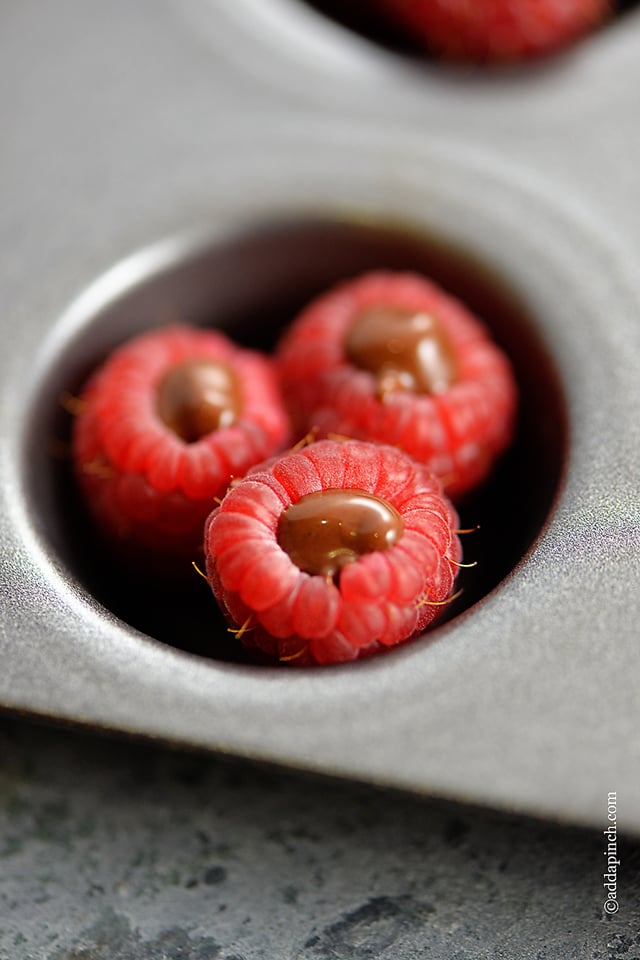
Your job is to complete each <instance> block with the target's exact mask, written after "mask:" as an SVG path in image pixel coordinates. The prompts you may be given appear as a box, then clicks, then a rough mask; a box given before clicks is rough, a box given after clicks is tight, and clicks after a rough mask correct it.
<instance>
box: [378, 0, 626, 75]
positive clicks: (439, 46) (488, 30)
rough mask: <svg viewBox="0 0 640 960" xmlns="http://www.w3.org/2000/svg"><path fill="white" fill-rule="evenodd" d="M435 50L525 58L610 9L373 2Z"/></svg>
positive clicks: (457, 0) (525, 1)
mask: <svg viewBox="0 0 640 960" xmlns="http://www.w3.org/2000/svg"><path fill="white" fill-rule="evenodd" d="M377 3H378V6H379V7H380V8H381V9H382V10H383V11H384V12H385V13H387V14H388V16H389V18H390V19H391V20H392V21H393V22H395V23H399V24H400V25H402V26H403V27H405V28H406V29H407V31H408V32H409V34H410V35H411V36H412V37H414V38H416V39H417V40H418V41H419V42H421V43H423V44H424V45H425V46H426V47H427V48H428V49H429V50H431V51H432V52H434V53H435V54H437V55H439V56H442V57H445V58H448V59H455V60H472V61H486V62H507V61H518V60H525V59H529V58H533V57H538V56H541V55H544V54H548V53H551V52H553V51H555V50H559V49H561V48H563V47H566V46H568V45H569V44H570V43H572V42H573V41H575V40H576V39H577V38H578V37H580V36H582V35H583V34H586V33H588V32H589V31H591V30H593V29H594V28H595V27H596V26H598V25H599V24H600V23H602V22H603V21H604V20H605V18H606V17H607V16H608V15H609V14H610V13H611V2H610V0H477V2H474V0H377Z"/></svg>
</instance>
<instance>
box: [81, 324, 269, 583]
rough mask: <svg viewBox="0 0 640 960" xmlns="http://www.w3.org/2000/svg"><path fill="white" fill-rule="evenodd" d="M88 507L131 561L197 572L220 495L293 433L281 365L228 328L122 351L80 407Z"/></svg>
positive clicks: (185, 330) (165, 335) (156, 339)
mask: <svg viewBox="0 0 640 960" xmlns="http://www.w3.org/2000/svg"><path fill="white" fill-rule="evenodd" d="M75 406H76V407H77V409H78V411H79V412H78V415H77V416H76V418H75V421H74V425H73V437H72V445H73V459H74V468H75V475H76V478H77V482H78V485H79V488H80V491H81V493H82V495H83V497H84V500H85V502H86V504H87V507H88V509H89V511H90V514H91V515H92V517H93V519H94V520H95V522H96V524H97V526H98V528H99V529H100V530H101V532H102V533H103V535H104V536H105V538H106V541H107V543H108V544H109V545H110V546H111V547H112V548H114V549H115V552H116V554H117V556H118V557H119V558H122V559H124V560H126V561H127V564H128V565H131V564H133V565H140V566H141V567H142V568H143V569H144V568H146V569H148V570H149V571H150V572H152V571H156V570H162V569H164V568H166V570H167V572H172V573H173V572H174V571H176V570H177V569H180V568H182V569H183V570H184V571H185V572H188V571H189V570H190V561H192V560H196V559H198V555H199V553H200V554H201V548H202V537H203V525H204V521H205V519H206V517H207V516H208V514H209V513H210V511H211V509H212V506H213V503H214V498H216V497H222V496H223V495H224V493H225V491H226V489H227V487H228V485H229V482H230V480H231V479H232V478H234V477H240V476H242V475H243V474H244V473H245V471H246V470H247V469H248V468H249V467H250V466H252V465H253V464H256V463H258V462H259V461H261V460H262V459H264V457H266V456H269V455H271V454H272V453H273V452H275V451H276V450H278V449H281V447H282V445H283V444H284V442H285V441H286V439H287V434H288V420H287V417H286V414H285V412H284V408H283V406H282V402H281V398H280V394H279V390H278V387H277V383H276V379H275V377H274V374H273V371H272V367H271V364H270V361H269V360H268V359H267V358H265V357H262V356H261V355H259V354H257V353H254V352H252V351H248V350H244V349H241V348H239V347H237V346H235V345H234V344H233V343H232V342H231V341H230V340H229V339H228V338H227V337H226V336H224V335H223V334H222V333H220V332H218V331H213V330H200V329H195V328H190V327H187V326H174V327H168V328H164V329H159V330H156V331H153V332H151V333H146V334H143V335H141V336H138V337H136V338H135V339H133V340H131V341H129V342H128V343H126V344H125V345H124V346H122V347H120V348H119V349H118V350H116V351H115V352H114V353H113V354H112V355H111V356H110V357H109V358H108V359H107V361H106V362H105V363H104V365H103V366H102V367H101V368H100V369H99V370H98V371H97V372H96V373H94V375H93V376H92V377H91V378H90V380H89V382H88V383H87V384H86V386H85V388H84V389H83V391H82V393H81V395H80V397H79V400H78V402H77V403H76V404H75Z"/></svg>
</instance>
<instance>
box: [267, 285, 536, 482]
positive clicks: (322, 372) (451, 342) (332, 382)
mask: <svg viewBox="0 0 640 960" xmlns="http://www.w3.org/2000/svg"><path fill="white" fill-rule="evenodd" d="M278 362H279V368H280V373H281V377H282V383H283V389H284V393H285V399H286V400H287V402H288V404H289V406H290V409H291V412H292V416H294V417H297V419H298V427H299V429H300V431H301V432H303V431H304V430H308V429H311V428H313V429H315V430H317V431H318V433H317V435H318V437H326V436H329V435H331V434H337V435H342V436H348V437H353V438H357V439H363V440H374V441H377V442H380V443H387V444H393V445H395V446H398V447H400V448H401V449H403V450H405V451H406V452H407V453H409V454H410V455H411V456H412V457H413V458H414V459H416V460H418V461H420V462H421V463H424V464H426V465H427V466H428V467H429V468H430V469H431V470H432V471H433V472H434V473H435V474H436V475H437V476H438V477H440V478H441V480H442V482H443V484H444V485H445V488H446V491H447V493H448V494H449V495H450V496H452V497H454V498H456V497H459V496H460V495H461V494H463V493H465V492H467V491H468V490H470V489H472V488H473V487H475V486H477V485H478V484H479V483H480V482H481V481H482V480H484V479H485V477H486V476H487V475H488V474H489V472H490V470H491V468H492V467H493V464H494V462H495V460H496V458H497V457H498V456H499V454H501V453H502V452H503V451H504V449H505V448H506V447H507V446H508V444H509V442H510V441H511V439H512V435H513V430H514V419H515V411H516V400H517V390H516V384H515V379H514V376H513V373H512V370H511V366H510V363H509V361H508V360H507V358H506V356H505V354H504V353H503V352H502V350H500V349H499V348H498V347H497V346H496V344H495V343H494V342H493V341H492V340H491V338H490V336H489V334H488V332H487V330H486V328H485V326H484V325H483V324H482V323H481V321H480V320H479V319H477V318H476V317H475V316H474V315H473V314H471V312H470V311H469V310H468V309H467V308H466V307H465V306H464V305H463V304H462V303H461V302H460V301H458V300H456V299H454V298H453V297H451V296H450V295H449V294H447V293H445V292H444V291H443V290H442V289H441V288H440V287H438V286H437V285H436V284H435V283H433V282H431V281H430V280H428V279H427V278H426V277H423V276H421V275H418V274H414V273H390V272H382V271H380V272H373V273H368V274H365V275H363V276H361V277H359V278H357V279H355V280H351V281H348V282H346V283H342V284H340V285H339V286H337V287H335V288H334V289H333V290H331V291H329V292H328V293H325V294H324V295H322V296H320V297H318V298H317V299H316V300H314V301H313V302H312V303H311V304H310V305H309V306H307V307H306V309H304V310H303V311H302V313H301V314H300V315H299V316H298V317H297V319H296V320H295V321H294V322H293V324H292V325H291V327H290V328H289V330H288V331H287V332H286V333H285V334H284V336H283V338H282V340H281V342H280V345H279V349H278Z"/></svg>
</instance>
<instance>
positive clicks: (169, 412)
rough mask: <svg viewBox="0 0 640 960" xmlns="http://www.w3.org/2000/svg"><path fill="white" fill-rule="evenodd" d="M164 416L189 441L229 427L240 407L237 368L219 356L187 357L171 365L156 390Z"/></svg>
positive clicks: (166, 421) (171, 427) (192, 441)
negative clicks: (221, 359)
mask: <svg viewBox="0 0 640 960" xmlns="http://www.w3.org/2000/svg"><path fill="white" fill-rule="evenodd" d="M157 409H158V415H159V416H160V418H161V420H163V422H164V423H165V424H166V425H167V426H168V427H169V428H170V429H171V430H173V432H174V433H177V434H178V436H179V437H181V438H182V439H183V440H184V441H185V442H186V443H194V442H195V441H196V440H200V438H201V437H204V436H206V434H207V433H212V432H213V431H214V430H219V429H220V428H222V427H230V426H231V425H232V424H233V423H235V421H236V420H237V419H238V417H239V415H240V410H241V397H240V387H239V384H238V380H237V377H236V375H235V373H234V371H233V370H232V369H231V367H230V366H228V364H226V363H223V362H222V361H217V360H187V361H185V362H184V363H181V364H178V365H177V366H175V367H172V368H171V370H169V371H168V372H167V373H166V374H165V375H164V376H163V378H162V379H161V381H160V384H159V386H158V392H157Z"/></svg>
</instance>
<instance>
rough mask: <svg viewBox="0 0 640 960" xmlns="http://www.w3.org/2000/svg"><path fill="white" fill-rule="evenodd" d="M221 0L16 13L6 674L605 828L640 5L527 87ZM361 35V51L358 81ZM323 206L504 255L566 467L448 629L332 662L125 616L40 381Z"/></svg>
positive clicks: (639, 795)
mask: <svg viewBox="0 0 640 960" xmlns="http://www.w3.org/2000/svg"><path fill="white" fill-rule="evenodd" d="M286 6H287V5H286V4H285V3H284V0H281V2H280V3H278V4H276V3H275V2H272V0H268V2H267V0H265V3H264V6H263V8H262V9H263V16H264V17H268V16H273V17H276V20H277V18H278V17H281V16H283V15H284V11H285V10H286ZM230 10H231V7H230V5H226V4H223V3H221V2H217V3H216V2H212V0H209V2H204V0H203V2H202V3H196V2H195V0H184V2H166V3H162V4H151V3H150V2H146V0H145V2H142V3H140V4H136V5H135V6H134V7H133V8H132V7H130V6H129V5H126V4H124V3H121V2H116V3H114V4H109V5H106V4H101V3H93V4H89V5H87V4H81V3H80V2H79V0H63V2H61V3H60V4H57V5H56V6H55V9H54V8H53V7H50V8H44V9H43V8H42V7H41V6H40V5H36V4H35V3H33V2H30V0H27V2H25V3H24V4H21V5H17V4H13V5H9V6H8V7H7V8H6V9H5V11H3V14H2V19H3V24H2V30H1V31H0V122H1V123H2V129H3V131H4V136H3V145H2V150H1V153H0V164H1V166H2V176H1V178H0V196H1V197H2V209H3V216H2V218H1V219H0V249H2V251H3V256H2V258H0V289H1V290H2V293H3V314H2V321H1V322H2V337H3V350H2V353H1V354H0V383H1V388H0V389H1V391H2V393H1V401H2V413H3V416H2V434H1V437H0V442H1V445H2V449H1V451H0V512H1V515H2V518H3V522H2V531H1V533H0V537H1V541H2V556H3V564H2V572H1V574H0V588H1V596H2V608H1V612H0V658H1V663H2V670H1V671H0V702H1V703H2V705H3V706H4V707H5V708H7V709H10V710H19V711H28V712H32V713H35V714H39V715H43V716H49V717H52V718H58V719H71V720H74V721H77V722H81V723H87V724H95V725H100V726H105V727H109V728H113V729H119V730H127V731H131V732H133V733H138V734H144V735H149V736H157V737H160V738H163V739H166V740H170V741H173V742H176V743H178V744H180V743H182V744H185V745H197V746H201V747H206V748H211V749H214V750H219V751H224V752H229V753H233V754H238V755H242V756H247V757H255V758H259V759H262V760H268V761H274V762H276V763H279V764H285V765H290V766H293V767H299V768H304V769H311V770H314V771H318V772H327V773H331V774H338V775H341V776H346V777H352V778H356V779H361V780H364V781H368V782H377V783H383V784H387V785H392V786H398V787H403V788H407V789H410V790H415V791H418V792H421V793H429V794H434V795H441V796H446V797H455V798H457V799H461V800H468V801H473V802H480V803H487V804H490V805H493V806H496V807H500V808H504V809H510V810H518V811H523V812H527V813H533V814H535V815H538V816H547V817H550V818H553V819H558V820H562V821H567V822H575V823H584V824H593V825H600V824H601V823H602V820H603V817H604V815H605V811H606V796H607V793H608V792H609V791H617V792H618V795H619V796H620V797H624V798H625V802H624V804H622V803H621V805H620V809H619V823H620V826H621V827H622V826H624V827H626V828H627V829H628V830H634V831H638V830H640V789H639V787H640V784H639V782H638V769H639V767H638V762H637V761H638V753H639V747H638V740H637V730H638V728H639V726H640V698H639V697H638V694H637V690H638V678H639V676H640V651H639V645H638V641H637V638H638V628H637V616H638V608H639V606H640V604H639V590H638V587H639V580H640V576H639V561H638V557H639V547H640V534H639V532H640V510H639V502H638V500H639V498H638V477H639V476H640V462H639V461H640V437H639V432H640V427H639V424H638V417H637V410H638V408H639V405H640V378H639V377H638V364H639V358H640V324H639V323H638V314H639V308H640V264H639V260H638V256H637V250H638V249H639V248H640V247H639V246H638V243H639V241H640V221H639V220H638V217H637V214H636V211H637V209H638V200H639V199H640V198H639V196H638V194H639V192H640V186H639V183H638V178H637V174H636V170H637V166H638V158H640V132H639V131H638V129H637V124H635V123H634V121H633V106H634V104H635V103H636V101H637V97H638V93H637V91H638V90H640V57H638V53H640V19H639V18H638V17H637V16H636V15H633V14H632V15H629V16H627V17H626V18H624V20H621V21H620V23H619V24H616V25H614V26H612V27H611V28H610V29H609V30H608V31H606V32H603V33H602V34H600V35H598V36H597V37H596V38H594V40H593V42H591V43H589V44H587V45H585V46H583V47H582V48H580V50H579V52H577V53H576V55H575V56H572V57H570V58H567V59H566V60H563V61H562V64H561V65H554V66H553V67H550V68H549V69H548V70H545V69H539V70H532V71H527V72H525V73H523V74H519V75H518V76H517V77H516V78H514V79H513V83H511V82H510V79H509V77H508V76H505V77H504V78H502V79H499V78H497V77H493V78H491V79H490V80H482V81H478V80H477V78H474V77H472V76H463V75H459V74H449V73H443V74H438V76H437V79H436V78H435V74H434V72H433V71H432V70H420V69H417V68H416V67H415V66H414V65H411V66H410V67H408V66H407V65H406V64H404V63H403V61H401V59H400V58H398V57H397V56H396V55H392V54H389V53H387V52H380V53H379V52H378V51H377V49H376V48H374V47H373V46H372V45H367V44H366V43H365V42H364V41H362V40H360V39H357V38H353V39H352V38H351V37H350V36H349V35H348V34H346V33H345V32H344V31H342V30H341V28H337V27H335V28H334V27H332V26H331V25H330V24H328V23H324V24H323V26H322V28H321V30H320V29H319V32H318V34H317V37H316V39H317V40H318V43H319V44H320V45H322V46H323V49H326V44H327V42H329V46H331V44H330V38H331V33H332V31H333V30H334V29H335V31H336V49H337V50H339V51H340V52H339V54H338V53H337V54H336V56H337V57H338V58H339V59H340V60H341V63H342V66H341V65H340V64H337V65H336V64H335V63H334V62H333V61H332V60H331V58H330V57H328V56H325V55H324V54H323V55H322V56H320V55H319V54H312V53H311V52H309V53H308V54H307V55H305V57H304V62H299V60H300V58H299V57H298V62H293V61H292V54H291V48H290V47H289V46H288V43H289V41H288V40H286V38H285V37H282V38H281V33H279V32H278V31H277V30H275V28H274V30H273V31H267V30H266V29H264V30H257V29H256V30H253V29H252V24H253V15H252V5H251V4H249V3H248V0H242V2H238V3H237V4H235V5H234V7H233V13H231V12H230ZM295 16H296V19H295V20H294V19H293V18H292V20H291V21H290V25H291V29H296V30H297V29H304V30H311V31H313V29H314V27H313V24H314V22H315V20H314V18H315V17H317V15H316V14H312V13H309V14H308V16H307V14H304V15H303V14H302V12H301V11H299V12H298V14H296V15H295ZM212 37H213V38H214V39H212ZM352 55H353V62H354V63H355V62H356V61H358V63H359V62H360V60H361V59H362V58H363V57H364V59H365V60H366V65H365V67H363V68H362V70H360V71H359V75H358V77H357V78H356V79H352V80H348V81H347V79H346V74H345V72H344V71H345V70H347V67H346V66H345V64H347V65H349V64H351V60H352ZM314 57H316V59H314ZM614 65H615V69H614ZM358 69H359V68H358ZM347 73H348V70H347ZM594 132H597V134H598V135H597V136H596V135H594ZM318 216H320V217H328V218H330V219H333V220H334V221H335V220H341V219H343V220H350V221H352V222H358V223H364V224H367V223H377V222H388V221H391V222H401V223H405V224H410V225H411V227H412V228H414V229H417V230H425V231H427V232H428V233H436V234H437V235H439V236H442V237H444V238H445V239H447V240H449V241H451V242H453V243H456V244H459V245H462V246H463V247H465V248H468V249H470V250H471V251H472V252H475V253H477V254H478V255H479V256H480V257H481V259H482V260H483V261H484V262H486V263H487V264H488V266H489V267H492V268H493V269H495V270H497V271H498V272H499V273H500V274H501V275H503V276H504V277H505V278H506V280H507V281H508V282H509V284H510V285H511V286H512V287H513V289H514V290H515V291H516V292H517V294H518V296H519V297H520V298H521V299H522V300H523V302H524V303H525V304H526V307H527V311H528V313H529V314H530V315H531V317H533V321H534V323H535V328H536V331H537V334H538V335H539V336H540V338H541V340H542V341H543V342H544V343H545V344H546V347H547V349H548V350H549V352H550V354H551V356H552V358H553V361H554V363H555V365H556V367H557V370H558V375H559V377H560V381H561V384H562V388H563V391H564V394H565V397H566V404H567V415H568V421H569V431H570V443H569V448H568V455H567V463H566V472H565V475H564V479H563V483H562V485H561V488H560V489H559V490H558V498H557V500H556V501H555V503H554V505H553V509H552V512H551V515H550V517H549V519H548V522H547V523H546V524H545V525H544V527H543V529H542V530H541V533H540V536H539V537H538V538H537V539H536V540H535V542H534V543H533V544H532V546H531V548H530V549H529V550H528V551H527V553H526V555H525V556H524V557H523V558H522V560H521V562H520V563H519V564H518V565H517V567H516V568H515V570H514V571H513V572H512V573H511V574H510V575H509V576H508V577H507V578H506V579H505V580H504V581H503V582H502V583H501V584H500V585H499V586H498V587H496V589H494V590H493V591H492V592H491V594H490V595H489V596H488V597H486V598H485V599H484V600H483V601H482V602H480V603H478V604H476V605H475V606H474V607H473V608H472V609H470V610H468V611H466V612H465V613H464V614H463V615H462V616H460V617H458V618H456V619H455V620H452V621H451V622H450V623H448V624H446V625H445V626H443V627H441V628H440V629H439V630H438V631H437V634H436V635H435V641H434V642H426V641H419V642H417V643H415V644H412V645H411V646H408V647H407V648H405V649H402V650H399V651H397V652H394V654H393V655H392V656H389V657H388V658H385V659H384V660H380V661H376V662H371V663H362V664H355V665H352V666H349V667H348V668H341V669H335V670H327V671H324V670H322V671H317V672H300V673H289V672H278V671H273V670H263V669H259V668H248V667H243V666H239V665H233V664H228V663H220V662H215V661H210V660H204V659H202V658H199V657H195V656H192V655H190V654H187V653H184V652H181V651H179V650H175V649H172V648H170V647H168V646H166V645H164V644H161V643H159V642H157V641H156V640H154V639H152V638H150V637H148V636H146V635H144V634H143V633H141V632H140V631H138V630H135V629H133V628H132V627H131V626H129V625H127V624H126V623H124V622H123V621H122V620H121V619H119V618H118V617H117V616H116V615H114V613H113V612H112V611H109V610H107V609H106V608H105V607H104V606H103V605H102V604H100V603H99V602H98V601H97V600H96V599H95V597H93V596H92V595H91V594H90V593H89V592H88V591H87V589H86V586H85V585H84V584H83V582H82V578H81V577H78V576H77V571H74V569H73V565H72V564H71V566H70V564H69V560H68V558H67V556H66V554H65V549H64V545H63V544H62V543H61V542H60V541H59V539H57V536H58V534H57V533H56V531H57V530H60V529H63V527H64V524H63V525H62V527H61V526H60V524H59V522H58V520H57V519H52V517H51V514H50V511H51V510H53V509H55V501H54V500H52V499H51V498H50V497H49V495H48V493H47V483H48V481H47V477H46V467H43V463H44V462H45V461H44V460H43V458H42V456H40V457H38V456H36V455H34V450H35V447H34V443H35V438H38V437H42V427H41V425H39V418H40V417H41V416H42V417H44V418H45V420H46V421H48V420H49V418H50V417H51V416H52V414H51V411H50V410H46V411H42V410H40V407H39V404H40V403H41V401H42V399H43V398H44V397H47V396H51V394H50V388H51V385H52V384H53V383H55V382H57V380H56V378H59V376H60V375H61V373H62V371H63V370H64V369H66V368H67V367H68V369H69V370H71V369H72V368H73V369H74V370H75V371H76V372H77V371H78V370H79V368H80V367H81V366H82V364H83V363H85V364H86V362H87V361H88V359H89V357H88V353H89V352H90V351H91V350H94V351H95V354H96V355H97V354H99V353H100V352H101V350H102V349H104V347H105V346H107V345H108V344H109V342H114V341H115V340H116V339H118V337H120V336H121V335H122V333H123V328H122V327H117V326H116V327H113V328H112V327H110V326H109V324H108V323H107V324H106V326H105V324H104V323H103V322H102V320H101V319H100V318H101V317H104V315H105V312H106V314H107V316H113V314H110V313H109V311H110V310H111V309H112V307H113V304H114V302H115V301H116V300H117V298H118V297H121V296H129V295H130V293H131V290H132V289H133V288H134V287H135V286H136V284H140V283H141V282H143V281H144V280H145V278H148V277H149V276H153V275H155V273H157V272H158V271H159V272H160V275H162V273H163V271H164V270H166V269H170V268H171V266H172V265H174V264H176V263H178V264H179V263H181V262H184V259H185V258H187V259H188V257H190V256H192V255H194V251H196V250H198V249H202V246H203V244H204V245H205V246H207V245H214V246H215V245H216V244H221V245H222V246H224V245H225V244H226V243H228V242H229V238H231V237H233V236H235V235H236V234H237V232H238V231H247V230H248V231H251V229H253V225H256V227H257V226H258V225H259V224H264V223H272V222H275V221H278V220H282V219H287V220H293V221H295V220H299V221H307V220H309V219H310V218H313V217H318ZM167 238H168V239H167ZM136 250H139V251H142V252H138V253H135V251H136ZM132 251H134V252H133V254H132ZM264 262H265V261H262V263H263V265H264ZM114 265H115V266H114ZM271 266H273V265H271ZM281 268H282V263H280V264H279V265H278V266H277V269H281ZM105 271H106V272H105ZM96 278H98V279H96ZM237 295H238V291H237V290H236V291H235V293H234V296H237ZM183 296H184V297H186V301H184V300H183V299H182V297H183ZM223 299H224V295H223ZM179 301H180V302H179V305H180V304H183V303H184V302H188V292H186V293H185V292H184V291H183V293H182V294H181V297H180V298H179ZM232 302H234V301H233V298H231V301H230V303H232ZM131 322H132V329H134V328H135V327H136V325H139V326H145V325H147V324H148V322H150V320H149V318H148V317H147V318H141V317H137V318H132V321H131ZM89 345H91V346H89ZM48 391H49V392H48ZM527 509H528V504H527V503H523V504H522V511H523V516H526V511H527ZM518 522H520V521H519V517H518V515H517V513H516V515H514V517H513V523H514V524H517V523H518Z"/></svg>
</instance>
